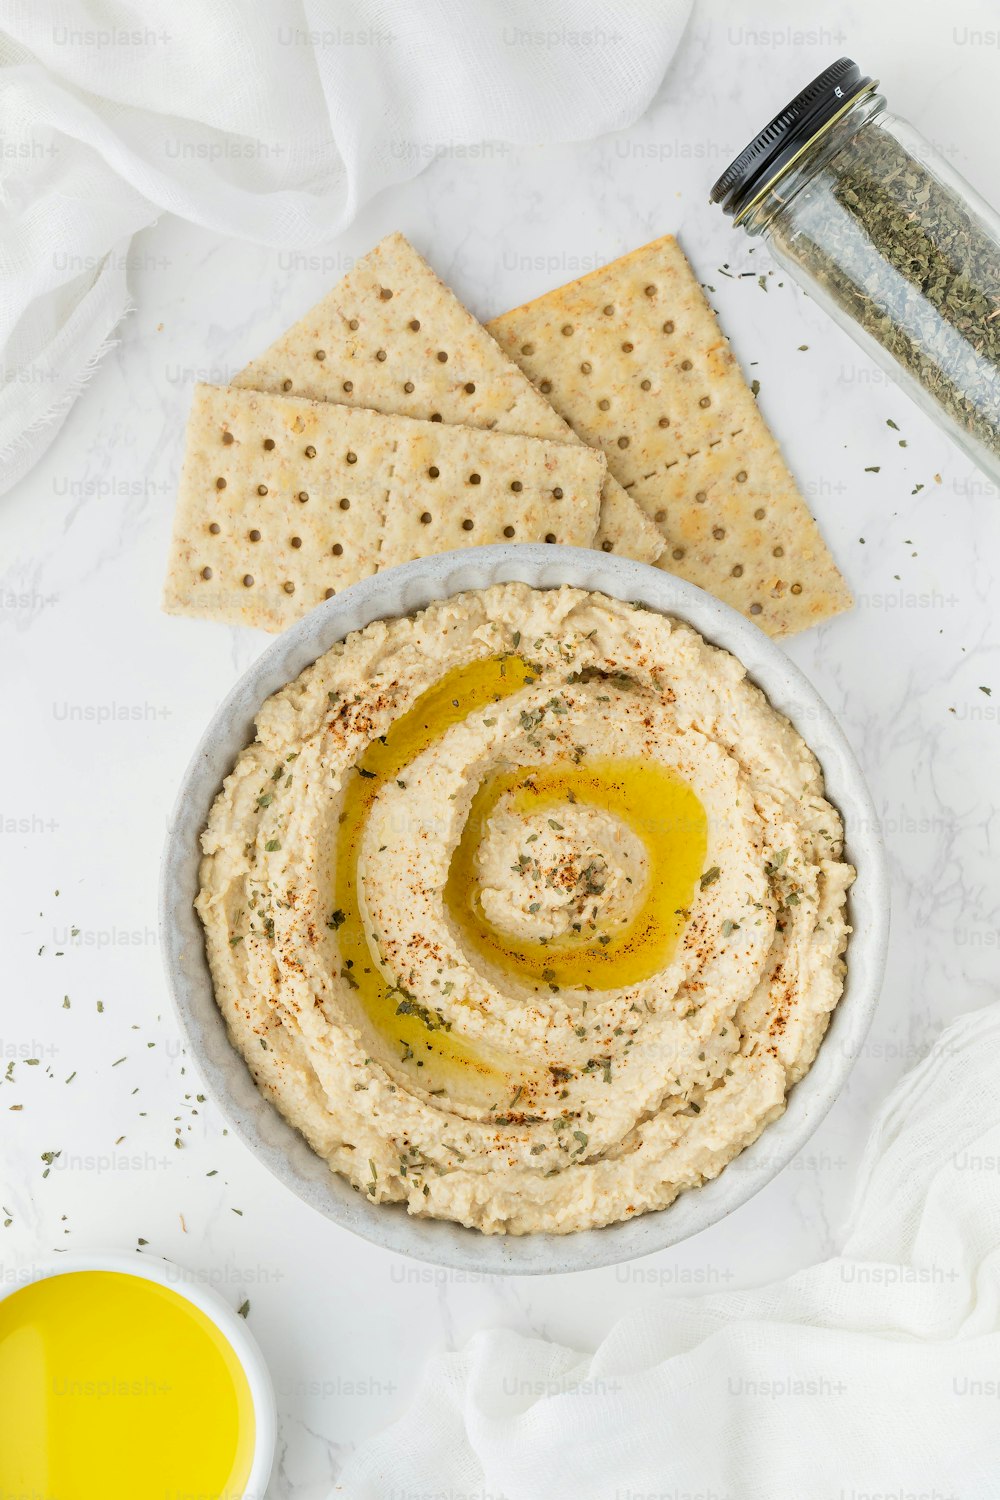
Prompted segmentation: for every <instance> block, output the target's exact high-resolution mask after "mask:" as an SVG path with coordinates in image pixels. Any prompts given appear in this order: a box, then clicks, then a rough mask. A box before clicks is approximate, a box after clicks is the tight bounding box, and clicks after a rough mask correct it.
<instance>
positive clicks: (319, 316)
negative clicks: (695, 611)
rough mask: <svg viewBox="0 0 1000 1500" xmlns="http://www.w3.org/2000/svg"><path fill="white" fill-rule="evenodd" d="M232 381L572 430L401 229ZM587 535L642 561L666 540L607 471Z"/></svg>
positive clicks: (452, 419)
mask: <svg viewBox="0 0 1000 1500" xmlns="http://www.w3.org/2000/svg"><path fill="white" fill-rule="evenodd" d="M233 384H234V385H237V386H243V387H246V388H248V389H251V390H258V391H270V392H274V393H284V394H287V395H292V396H306V397H308V398H309V399H310V400H313V401H336V402H339V403H341V404H342V405H347V406H365V407H370V408H372V409H373V410H375V411H380V412H392V413H395V414H397V415H402V416H407V417H417V418H421V419H424V420H426V419H428V418H430V419H432V420H434V421H439V422H444V423H448V424H456V425H461V426H465V427H479V428H487V429H489V430H490V431H492V432H502V433H518V434H522V435H524V436H527V437H536V438H545V439H548V440H550V441H552V442H557V443H576V442H579V441H580V439H578V438H577V437H576V435H575V433H574V432H573V431H572V429H571V428H570V427H569V426H567V424H566V422H565V421H563V419H562V417H561V416H559V415H557V413H556V412H555V411H553V409H552V407H551V406H550V405H549V403H548V401H546V400H545V398H544V396H543V395H540V394H539V392H538V391H536V390H535V388H534V386H533V385H532V384H531V382H530V380H528V379H527V377H526V376H525V375H524V374H522V372H521V371H520V370H519V369H518V367H517V365H516V364H514V363H512V361H511V360H509V359H508V358H507V357H506V355H505V354H503V352H502V351H501V350H500V349H499V347H498V346H497V344H496V343H495V342H494V340H493V339H492V338H490V336H489V334H488V333H487V332H486V331H485V329H484V328H483V327H482V324H480V323H478V322H477V321H476V319H475V318H474V317H473V316H472V314H471V313H470V312H469V311H468V310H467V309H466V308H465V307H463V306H462V304H461V302H459V300H458V298H457V297H456V296H455V294H454V293H453V292H452V291H451V290H450V289H449V288H448V287H446V286H445V285H444V283H443V282H442V281H441V280H440V278H439V277H437V276H436V275H435V274H434V272H433V271H432V270H431V268H430V266H428V265H427V263H426V261H424V260H423V259H422V258H421V257H420V256H419V255H418V254H417V252H416V250H414V248H413V246H412V245H411V244H410V243H409V241H408V240H406V239H405V238H404V236H403V235H401V234H391V235H389V236H388V238H387V239H384V240H382V242H381V243H380V244H378V245H376V246H375V248H374V250H371V251H370V252H369V253H368V254H367V255H365V256H363V257H362V259H361V260H359V261H358V262H357V263H356V264H355V266H354V267H353V269H352V270H351V271H349V272H348V274H347V275H346V276H345V277H344V278H343V280H342V281H340V282H338V284H337V285H336V286H335V287H334V288H333V290H332V291H330V292H329V293H328V294H327V295H326V296H325V297H324V298H323V300H322V302H320V303H318V304H317V305H316V306H315V307H314V308H313V309H312V311H311V312H309V313H307V314H306V316H305V317H304V318H302V319H301V320H300V321H299V322H298V323H296V324H295V325H294V327H292V328H290V329H289V330H288V331H287V333H284V334H282V336H281V337H280V338H279V339H278V340H276V342H275V343H273V344H272V345H271V347H270V348H269V349H267V350H266V351H265V352H264V353H263V354H262V355H260V356H259V358H257V359H254V360H252V361H251V363H250V364H249V365H247V367H246V369H245V370H241V371H240V373H239V374H238V375H237V377H236V379H235V381H234V382H233ZM596 545H597V546H598V547H602V548H603V549H604V550H605V551H608V552H611V551H614V552H618V553H621V554H623V555H624V556H626V557H635V558H638V559H639V560H640V561H642V562H653V561H655V560H656V558H658V557H659V555H660V553H661V552H662V551H663V538H662V537H661V536H660V534H659V532H658V531H657V529H656V526H655V525H654V524H653V523H651V522H650V521H649V520H648V518H647V517H646V515H645V514H644V512H643V511H642V510H641V509H640V508H639V506H638V505H637V504H636V503H635V501H633V500H631V499H630V498H629V496H628V495H627V494H625V492H624V491H623V490H622V488H621V486H620V485H619V484H618V483H617V481H616V480H615V479H613V478H612V477H611V475H610V474H609V475H607V476H606V481H605V490H604V494H603V496H602V500H601V518H600V526H599V530H598V534H597V539H596Z"/></svg>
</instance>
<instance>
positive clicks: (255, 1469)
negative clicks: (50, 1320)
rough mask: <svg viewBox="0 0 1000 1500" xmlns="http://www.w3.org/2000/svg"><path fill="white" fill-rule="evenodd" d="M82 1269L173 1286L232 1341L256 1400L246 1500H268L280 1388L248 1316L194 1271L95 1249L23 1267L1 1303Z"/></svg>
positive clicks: (145, 1257)
mask: <svg viewBox="0 0 1000 1500" xmlns="http://www.w3.org/2000/svg"><path fill="white" fill-rule="evenodd" d="M76 1271H117V1272H118V1274H119V1275H121V1276H135V1277H138V1278H139V1279H140V1280H141V1281H155V1282H156V1284H157V1286H165V1287H169V1288H170V1290H171V1291H172V1292H176V1293H177V1295H178V1296H179V1297H185V1298H187V1300H188V1302H191V1303H193V1304H194V1306H195V1307H197V1308H199V1309H200V1310H201V1311H202V1312H203V1313H204V1314H205V1316H206V1318H210V1319H211V1321H212V1322H213V1323H214V1324H215V1326H216V1328H217V1329H218V1330H219V1332H220V1333H221V1334H222V1336H223V1338H224V1339H226V1340H227V1342H228V1343H229V1345H230V1346H231V1348H232V1350H233V1353H234V1354H235V1355H236V1358H237V1359H238V1360H239V1362H240V1365H241V1366H242V1368H243V1373H244V1375H245V1376H246V1378H247V1384H248V1385H249V1387H250V1399H251V1401H252V1402H253V1414H254V1446H253V1462H252V1464H251V1468H250V1474H249V1477H248V1478H247V1482H246V1485H245V1487H244V1489H243V1497H244V1500H263V1495H264V1492H265V1490H266V1489H267V1482H268V1480H269V1479H270V1477H271V1468H272V1465H273V1463H274V1445H275V1442H276V1441H277V1432H278V1418H277V1408H276V1405H275V1400H274V1386H273V1385H272V1383H271V1376H270V1373H269V1371H268V1368H267V1365H266V1364H265V1363H264V1356H263V1355H262V1354H261V1352H260V1349H259V1348H258V1346H257V1341H256V1339H255V1338H254V1337H253V1335H252V1333H251V1332H250V1330H249V1328H248V1327H247V1325H246V1322H245V1321H244V1319H243V1318H241V1317H240V1316H239V1314H238V1313H235V1312H234V1311H233V1309H232V1308H231V1307H230V1306H229V1303H228V1302H224V1301H223V1299H222V1298H221V1297H220V1296H219V1294H218V1292H215V1291H213V1290H212V1289H211V1287H208V1286H205V1285H203V1284H202V1282H201V1281H200V1280H199V1278H198V1275H197V1273H196V1272H194V1271H188V1270H186V1269H185V1268H184V1267H183V1266H179V1265H177V1264H176V1263H175V1262H174V1261H170V1260H158V1259H156V1257H155V1256H152V1255H136V1254H135V1253H134V1252H132V1253H129V1254H126V1253H125V1252H124V1251H114V1250H95V1251H93V1253H91V1254H84V1253H79V1254H72V1255H60V1256H59V1258H58V1259H57V1260H54V1261H49V1262H44V1263H42V1264H39V1265H28V1266H22V1267H21V1268H20V1270H19V1271H18V1272H16V1273H15V1274H14V1276H13V1277H12V1278H11V1280H10V1281H9V1282H8V1283H7V1284H5V1285H4V1287H3V1288H2V1290H0V1302H2V1301H3V1300H4V1299H5V1298H6V1297H12V1296H13V1295H14V1294H15V1292H19V1291H21V1289H22V1288H23V1287H26V1286H30V1285H31V1284H32V1283H33V1282H36V1281H46V1280H48V1279H49V1277H52V1276H69V1275H72V1274H73V1273H74V1272H76Z"/></svg>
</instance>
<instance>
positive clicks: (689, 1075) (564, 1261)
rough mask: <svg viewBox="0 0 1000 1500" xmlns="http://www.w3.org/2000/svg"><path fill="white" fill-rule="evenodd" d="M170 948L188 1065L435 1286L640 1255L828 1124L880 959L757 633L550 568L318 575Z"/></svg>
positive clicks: (171, 881) (178, 869)
mask: <svg viewBox="0 0 1000 1500" xmlns="http://www.w3.org/2000/svg"><path fill="white" fill-rule="evenodd" d="M161 922H162V940H163V948H164V953H165V957H166V964H167V971H168V976H169V981H170V986H171V990H172V993H173V997H174V1000H175V1004H176V1007H177V1011H178V1014H179V1018H180V1022H181V1025H182V1028H183V1031H184V1034H185V1037H186V1041H187V1044H188V1047H189V1050H190V1051H191V1052H192V1054H193V1055H194V1057H195V1059H196V1061H197V1063H198V1065H199V1066H200V1068H201V1069H202V1071H203V1073H204V1074H205V1076H206V1079H207V1082H208V1084H209V1087H210V1089H211V1092H212V1094H213V1096H214V1097H215V1099H216V1101H217V1102H218V1103H219V1105H220V1107H221V1108H222V1110H223V1113H224V1114H225V1115H226V1117H227V1118H228V1120H229V1121H230V1123H231V1124H232V1126H233V1128H234V1129H235V1130H236V1132H237V1133H238V1134H239V1135H240V1136H241V1137H242V1138H243V1140H244V1141H245V1142H246V1143H247V1144H248V1145H249V1146H250V1148H251V1149H252V1150H253V1152H254V1154H255V1155H257V1156H258V1158H259V1159H260V1160H261V1161H262V1162H263V1163H264V1164H265V1166H267V1167H268V1168H269V1169H270V1170H271V1171H272V1172H273V1173H274V1174H275V1175H276V1176H277V1177H279V1178H280V1179H281V1180H282V1181H283V1182H284V1183H285V1184H286V1185H287V1186H288V1187H290V1188H291V1189H292V1190H293V1191H294V1192H296V1193H297V1194H298V1195H299V1196H300V1197H302V1198H304V1199H305V1200H306V1201H307V1202H309V1203H311V1204H312V1205H313V1206H314V1207H316V1208H317V1209H318V1210H319V1211H320V1212H322V1213H324V1214H325V1215H327V1217H329V1218H330V1219H332V1220H334V1221H335V1222H336V1223H338V1224H341V1225H343V1226H345V1227H346V1228H348V1229H351V1230H353V1231H355V1232H356V1233H359V1234H361V1235H363V1236H365V1237H366V1238H368V1239H370V1240H373V1241H375V1242H377V1243H378V1244H380V1245H383V1246H385V1247H387V1248H389V1249H393V1250H397V1251H400V1252H403V1253H406V1254H409V1255H413V1256H416V1257H418V1258H421V1259H425V1260H429V1261H433V1262H436V1263H438V1264H444V1265H449V1266H452V1267H456V1268H470V1269H475V1270H478V1271H513V1272H554V1271H565V1270H572V1269H578V1268H584V1267H588V1268H589V1267H595V1266H599V1265H605V1264H610V1263H612V1262H617V1261H622V1260H627V1259H631V1258H633V1257H635V1256H638V1255H642V1254H645V1253H648V1252H650V1251H653V1250H658V1249H662V1248H664V1247H666V1246H668V1245H671V1244H673V1243H675V1242H677V1241H678V1240H680V1239H683V1238H686V1237H687V1236H689V1235H691V1234H694V1233H696V1232H697V1231H698V1230H700V1229H702V1228H704V1227H706V1226H707V1225H708V1224H710V1223H713V1222H714V1221H716V1220H717V1219H719V1218H721V1217H722V1216H723V1215H725V1214H726V1213H728V1212H730V1211H731V1210H732V1209H733V1208H735V1207H736V1206H737V1205H739V1204H740V1203H742V1202H743V1201H745V1200H746V1199H747V1198H749V1197H750V1196H751V1195H752V1194H753V1193H754V1192H756V1191H757V1190H758V1189H759V1188H760V1187H762V1186H763V1185H764V1183H766V1182H767V1181H769V1180H770V1179H771V1178H772V1177H773V1176H774V1175H775V1174H776V1173H777V1172H778V1171H779V1170H780V1169H781V1167H783V1166H784V1165H785V1164H786V1163H787V1162H788V1161H789V1160H790V1159H791V1157H792V1156H793V1155H794V1154H795V1152H796V1151H797V1150H798V1149H799V1148H800V1147H801V1146H802V1145H803V1143H804V1142H805V1140H806V1139H807V1138H808V1136H809V1135H810V1134H811V1132H812V1131H813V1130H814V1129H815V1127H816V1125H817V1124H818V1123H819V1121H820V1120H821V1119H822V1117H823V1115H824V1114H825V1113H826V1111H827V1110H828V1108H829V1107H830V1105H831V1104H832V1103H833V1101H834V1099H835V1098H836V1096H837V1093H838V1091H839V1090H840V1088H841V1086H842V1084H843V1083H844V1080H845V1078H846V1076H847V1074H848V1072H849V1070H850V1067H851V1065H852V1062H853V1060H854V1058H855V1056H856V1055H857V1052H858V1050H859V1048H860V1046H861V1043H862V1041H863V1039H864V1036H865V1033H866V1031H867V1027H868V1024H869V1021H870V1018H871V1014H872V1011H873V1008H874V1005H875V1002H876V999H877V995H878V988H879V983H880V980H881V974H882V968H883V963H884V956H885V947H886V938H887V924H888V896H887V887H886V878H885V869H884V856H883V852H882V848H881V842H880V837H879V833H878V823H877V819H876V816H875V813H874V810H873V808H872V805H871V802H870V798H869V796H868V793H867V791H866V788H865V786H864V782H863V779H862V777H861V774H860V771H859V769H858V767H857V764H856V762H855V760H854V757H853V755H852V753H851V751H850V748H849V746H848V744H847V742H846V740H845V738H844V736H843V734H842V732H841V730H840V729H839V727H838V725H837V723H836V721H835V720H834V718H833V716H832V715H831V714H830V712H829V710H828V709H827V708H826V707H825V705H824V704H823V703H822V701H821V700H820V698H819V697H818V695H817V694H816V692H815V690H814V689H813V688H812V687H811V686H810V684H809V683H808V681H807V680H806V679H805V677H804V676H803V675H802V673H801V672H800V671H799V670H798V669H797V668H796V667H795V666H794V665H793V664H792V663H791V662H790V661H789V659H788V658H787V657H786V656H785V654H784V653H783V652H782V650H781V649H780V647H778V646H777V645H775V644H774V642H773V641H771V640H769V639H768V638H767V637H766V636H765V635H764V634H763V633H762V632H761V631H760V630H758V629H757V627H756V626H754V625H753V624H752V623H750V622H749V621H747V620H746V619H744V618H743V617H742V616H740V615H738V614H737V613H736V612H735V611H733V610H731V609H729V608H728V607H727V606H725V605H723V604H721V603H719V602H718V601H717V600H715V599H713V598H712V597H711V596H709V595H708V594H705V593H704V592H703V591H701V590H699V589H697V588H696V587H694V586H693V585H690V584H687V583H684V582H683V581H681V580H679V579H676V578H673V577H671V576H669V575H667V574H664V573H663V572H661V571H659V570H657V569H654V568H652V567H649V566H646V565H644V564H641V563H634V562H631V561H627V560H624V559H618V558H615V557H613V556H609V555H602V554H598V553H594V552H591V551H588V550H584V549H578V548H570V547H559V546H529V545H523V546H498V547H480V548H472V549H468V550H463V551H460V552H453V553H446V554H443V555H439V556H434V557H429V558H425V559H421V560H419V561H417V562H413V563H407V564H405V565H403V566H402V567H399V568H395V569H393V570H392V571H390V572H388V573H385V574H380V575H378V576H377V577H376V578H373V579H370V580H366V581H365V582H363V583H360V584H357V585H355V586H354V587H352V588H350V589H347V590H346V591H345V592H344V593H343V594H342V595H340V596H339V597H337V598H334V599H331V600H330V601H329V602H328V603H327V604H325V605H322V606H320V608H318V609H316V610H315V611H314V612H313V613H312V614H310V615H309V616H308V617H307V618H306V619H304V620H303V621H301V622H300V623H299V624H298V625H296V626H294V627H293V628H292V629H290V630H289V631H287V632H286V633H285V634H284V635H282V636H281V637H280V638H279V639H278V640H277V641H275V642H274V644H273V645H271V646H270V647H269V648H268V649H267V650H266V651H265V652H264V654H263V655H262V656H261V657H260V659H259V660H258V661H257V662H256V663H255V664H254V665H253V666H252V667H251V669H250V670H249V671H248V672H247V673H246V674H245V676H244V677H243V679H242V680H241V681H240V682H239V683H238V684H237V686H236V687H235V688H234V689H233V691H232V693H231V694H230V695H229V697H228V698H227V699H226V701H225V702H224V703H223V704H222V705H221V707H220V709H219V710H218V712H217V713H216V715H215V717H214V718H213V720H212V723H211V724H210V725H209V728H208V730H207V731H206V733H205V735H204V737H203V739H202V741H201V744H200V745H199V746H198V749H197V750H196V752H195V755H194V758H193V760H192V762H191V765H190V766H189V768H188V771H187V773H186V775H185V777H184V780H183V783H182V786H181V789H180V793H179V796H178V801H177V805H176V809H175V813H174V816H173V819H172V824H171V832H170V836H169V839H168V843H167V848H166V852H165V858H164V867H163V879H162V888H161Z"/></svg>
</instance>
